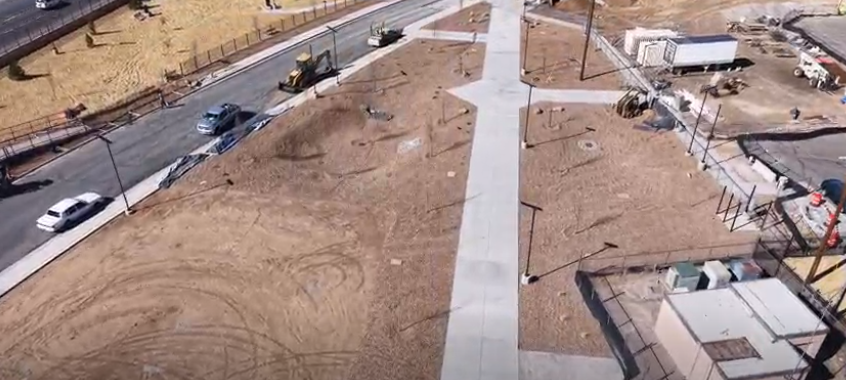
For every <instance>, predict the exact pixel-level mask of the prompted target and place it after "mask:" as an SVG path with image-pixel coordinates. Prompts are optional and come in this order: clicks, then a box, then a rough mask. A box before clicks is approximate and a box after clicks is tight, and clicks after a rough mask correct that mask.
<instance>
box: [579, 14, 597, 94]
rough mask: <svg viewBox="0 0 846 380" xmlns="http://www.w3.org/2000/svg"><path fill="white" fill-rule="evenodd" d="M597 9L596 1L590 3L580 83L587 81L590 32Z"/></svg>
mask: <svg viewBox="0 0 846 380" xmlns="http://www.w3.org/2000/svg"><path fill="white" fill-rule="evenodd" d="M594 8H596V0H591V1H590V9H589V10H588V20H587V25H585V48H584V50H583V51H582V69H581V70H580V71H579V81H584V80H585V61H587V53H588V46H589V45H590V32H591V31H592V30H593V10H594Z"/></svg>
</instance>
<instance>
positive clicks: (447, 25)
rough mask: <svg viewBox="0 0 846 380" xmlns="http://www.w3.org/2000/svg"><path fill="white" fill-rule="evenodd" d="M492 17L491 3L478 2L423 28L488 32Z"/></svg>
mask: <svg viewBox="0 0 846 380" xmlns="http://www.w3.org/2000/svg"><path fill="white" fill-rule="evenodd" d="M490 18H491V4H490V3H485V2H482V3H478V4H475V5H472V6H469V7H466V8H464V9H462V10H461V11H459V12H456V13H454V14H452V15H450V16H448V17H444V18H442V19H440V20H436V21H434V22H432V23H431V24H428V25H426V26H424V27H422V28H421V29H426V30H444V31H451V32H466V33H487V32H488V26H489V25H490Z"/></svg>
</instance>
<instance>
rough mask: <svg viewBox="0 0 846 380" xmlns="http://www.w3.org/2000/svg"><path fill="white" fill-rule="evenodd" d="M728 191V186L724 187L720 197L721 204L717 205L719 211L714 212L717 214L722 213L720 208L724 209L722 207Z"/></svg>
mask: <svg viewBox="0 0 846 380" xmlns="http://www.w3.org/2000/svg"><path fill="white" fill-rule="evenodd" d="M727 189H728V186H723V194H722V195H720V203H718V204H717V211H715V212H714V213H715V214H719V213H720V207H722V205H723V199H725V197H726V190H727Z"/></svg>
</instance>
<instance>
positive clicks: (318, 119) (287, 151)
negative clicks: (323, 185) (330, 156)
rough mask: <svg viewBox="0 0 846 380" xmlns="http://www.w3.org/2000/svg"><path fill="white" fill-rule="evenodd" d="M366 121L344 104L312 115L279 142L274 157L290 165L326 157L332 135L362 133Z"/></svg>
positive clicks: (355, 108) (360, 114)
mask: <svg viewBox="0 0 846 380" xmlns="http://www.w3.org/2000/svg"><path fill="white" fill-rule="evenodd" d="M366 122H367V120H366V119H365V117H364V115H363V114H362V113H361V111H359V110H358V109H357V107H354V106H353V105H352V104H349V103H344V104H340V105H338V106H335V107H332V108H329V109H327V110H326V111H324V112H321V113H317V114H312V115H310V116H309V117H307V118H305V119H303V120H302V121H300V122H298V123H297V124H296V125H294V126H293V127H292V128H291V129H290V130H289V131H288V132H287V133H286V134H285V135H283V136H282V137H281V138H279V139H278V140H277V141H276V146H275V152H274V156H275V157H276V158H280V159H283V160H288V161H308V160H312V159H316V158H320V157H323V156H325V155H326V154H327V153H328V152H326V150H325V144H324V143H325V142H326V141H327V139H329V138H330V137H332V136H333V135H336V134H340V133H343V132H346V131H350V130H360V129H361V128H363V127H364V125H365V123H366Z"/></svg>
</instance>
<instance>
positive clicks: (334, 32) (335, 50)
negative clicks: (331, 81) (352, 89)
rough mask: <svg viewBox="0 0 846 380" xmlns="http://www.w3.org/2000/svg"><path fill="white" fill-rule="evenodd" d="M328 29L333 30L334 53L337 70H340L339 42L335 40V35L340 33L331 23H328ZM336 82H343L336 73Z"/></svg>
mask: <svg viewBox="0 0 846 380" xmlns="http://www.w3.org/2000/svg"><path fill="white" fill-rule="evenodd" d="M326 29H329V30H330V31H332V55H334V56H335V70H340V69H339V68H338V43H337V41H335V35H336V34H338V30H336V29H335V28H333V27H331V26H329V25H326ZM335 84H341V78H340V77H339V76H338V75H335Z"/></svg>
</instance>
